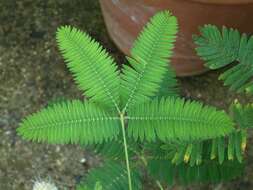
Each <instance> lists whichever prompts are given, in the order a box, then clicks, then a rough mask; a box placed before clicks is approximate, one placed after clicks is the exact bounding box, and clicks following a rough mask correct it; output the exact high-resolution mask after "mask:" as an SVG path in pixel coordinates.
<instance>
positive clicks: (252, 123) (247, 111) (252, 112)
mask: <svg viewBox="0 0 253 190" xmlns="http://www.w3.org/2000/svg"><path fill="white" fill-rule="evenodd" d="M230 110H231V112H232V114H233V118H234V120H235V122H236V123H237V125H238V126H239V127H240V128H241V129H248V128H253V104H247V105H241V104H240V103H239V102H238V101H235V103H234V104H232V106H231V108H230Z"/></svg>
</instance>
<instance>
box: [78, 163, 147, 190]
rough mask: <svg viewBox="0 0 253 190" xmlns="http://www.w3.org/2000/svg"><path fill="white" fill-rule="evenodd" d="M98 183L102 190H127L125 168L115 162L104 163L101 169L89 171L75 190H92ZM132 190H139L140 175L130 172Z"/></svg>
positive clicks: (133, 171)
mask: <svg viewBox="0 0 253 190" xmlns="http://www.w3.org/2000/svg"><path fill="white" fill-rule="evenodd" d="M97 183H99V184H100V186H101V187H102V190H128V179H127V172H126V170H125V166H124V165H121V164H120V163H117V162H106V163H105V164H104V165H103V166H102V167H98V168H94V169H91V171H90V172H89V173H88V175H87V176H86V177H84V179H83V181H82V182H81V183H80V184H79V185H78V187H77V190H94V188H95V184H97ZM132 187H133V190H141V189H142V188H141V181H140V175H139V174H138V173H137V172H136V171H135V170H132Z"/></svg>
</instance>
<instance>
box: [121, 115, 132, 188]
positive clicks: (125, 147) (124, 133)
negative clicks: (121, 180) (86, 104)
mask: <svg viewBox="0 0 253 190" xmlns="http://www.w3.org/2000/svg"><path fill="white" fill-rule="evenodd" d="M120 122H121V128H122V135H123V141H124V150H125V159H126V166H127V176H128V187H129V190H132V180H131V170H130V166H129V157H128V151H127V141H126V131H125V122H124V115H123V114H122V113H120Z"/></svg>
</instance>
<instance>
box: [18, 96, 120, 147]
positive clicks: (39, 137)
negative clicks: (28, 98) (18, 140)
mask: <svg viewBox="0 0 253 190" xmlns="http://www.w3.org/2000/svg"><path fill="white" fill-rule="evenodd" d="M17 130H18V133H19V134H20V135H21V136H22V137H23V138H24V139H27V140H32V141H38V142H48V143H80V144H91V143H102V142H103V141H107V140H112V139H113V138H116V137H117V135H118V134H119V132H120V127H119V118H118V117H114V116H110V115H109V114H107V113H106V112H105V111H103V110H101V109H100V108H98V107H96V106H95V105H94V104H92V103H88V102H81V101H77V100H76V101H72V102H66V103H61V104H55V105H53V106H49V107H47V108H44V109H42V110H41V111H40V112H38V113H35V114H32V115H30V116H28V117H27V118H25V119H24V120H23V121H22V123H21V125H20V127H19V128H18V129H17Z"/></svg>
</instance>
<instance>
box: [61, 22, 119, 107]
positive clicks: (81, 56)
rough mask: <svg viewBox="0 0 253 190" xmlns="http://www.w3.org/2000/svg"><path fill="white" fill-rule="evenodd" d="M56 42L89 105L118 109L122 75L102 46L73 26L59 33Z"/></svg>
mask: <svg viewBox="0 0 253 190" xmlns="http://www.w3.org/2000/svg"><path fill="white" fill-rule="evenodd" d="M57 42H58V46H59V48H60V50H61V52H62V54H63V57H64V59H65V61H66V62H67V66H68V68H69V69H70V71H71V72H72V73H73V75H74V77H75V80H76V82H77V84H78V86H79V88H80V89H81V90H83V92H85V95H87V96H88V97H89V98H90V101H93V102H96V103H98V104H100V105H103V106H105V107H106V108H115V109H119V108H118V104H119V86H120V77H119V71H118V70H117V66H116V64H115V63H114V60H113V59H112V58H111V57H110V56H109V55H108V53H107V52H106V51H105V50H104V49H103V48H102V47H101V46H100V44H99V43H98V42H96V41H95V40H93V39H92V38H91V37H90V36H88V35H87V34H86V33H84V32H81V31H80V30H78V29H76V28H72V27H70V26H64V27H61V28H59V29H58V31H57Z"/></svg>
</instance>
